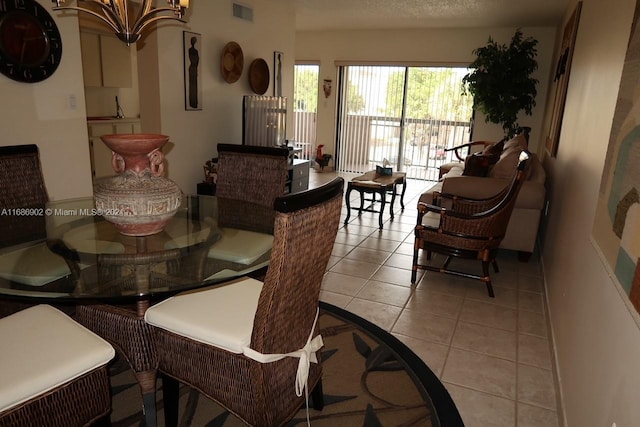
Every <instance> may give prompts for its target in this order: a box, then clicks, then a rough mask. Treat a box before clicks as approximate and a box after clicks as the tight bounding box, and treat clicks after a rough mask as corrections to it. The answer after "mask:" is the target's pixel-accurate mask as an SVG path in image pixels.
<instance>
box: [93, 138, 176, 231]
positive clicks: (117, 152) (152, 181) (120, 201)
mask: <svg viewBox="0 0 640 427" xmlns="http://www.w3.org/2000/svg"><path fill="white" fill-rule="evenodd" d="M100 138H101V139H102V141H103V142H104V143H105V145H106V146H107V147H109V148H110V149H111V151H112V156H113V157H112V165H113V169H114V170H115V171H116V172H117V173H118V174H117V175H115V176H112V177H107V178H103V179H101V180H99V181H97V182H96V184H95V186H94V191H93V193H94V199H95V204H96V210H98V212H100V213H101V214H102V215H103V216H104V218H105V219H106V220H107V221H109V222H111V223H113V224H114V225H115V227H116V229H117V230H118V231H119V232H120V233H122V234H124V235H127V236H148V235H151V234H155V233H159V232H160V231H162V230H163V229H164V226H165V225H166V224H167V222H168V221H169V220H170V219H171V218H172V217H173V216H174V215H175V213H176V212H177V211H178V208H179V207H180V205H181V204H182V192H181V191H180V188H179V187H178V186H177V185H176V183H175V182H173V181H171V180H170V179H168V178H165V177H164V176H162V175H163V173H164V154H163V153H162V151H160V148H161V147H162V146H163V145H164V144H166V143H167V141H169V137H168V136H166V135H157V134H116V135H103V136H101V137H100Z"/></svg>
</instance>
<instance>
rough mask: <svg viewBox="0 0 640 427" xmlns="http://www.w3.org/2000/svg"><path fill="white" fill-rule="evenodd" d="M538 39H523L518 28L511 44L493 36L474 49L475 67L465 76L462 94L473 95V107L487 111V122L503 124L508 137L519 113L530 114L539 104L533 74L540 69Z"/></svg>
mask: <svg viewBox="0 0 640 427" xmlns="http://www.w3.org/2000/svg"><path fill="white" fill-rule="evenodd" d="M537 44H538V41H537V40H535V39H533V38H531V37H527V38H524V37H523V35H522V31H520V29H518V30H516V32H515V34H514V35H513V37H512V38H511V42H510V43H509V45H506V44H498V43H496V42H495V41H494V40H493V39H492V38H491V37H489V41H488V42H487V45H486V46H484V47H480V48H477V49H475V50H474V51H473V53H474V54H475V55H476V59H475V60H474V61H473V62H472V63H471V64H470V65H469V68H471V69H473V71H471V72H470V73H468V74H467V75H465V76H464V77H463V78H462V93H463V95H469V94H470V95H473V108H474V109H475V110H477V111H480V112H482V113H484V114H485V121H486V122H491V123H496V124H500V125H501V126H502V129H503V130H504V131H505V134H506V136H507V137H511V136H513V135H515V134H516V133H517V132H518V129H519V128H520V126H519V125H518V113H519V112H520V111H522V110H524V112H525V113H526V114H527V115H531V111H532V109H533V107H534V106H535V105H536V94H537V91H536V86H537V84H538V80H536V79H534V78H533V77H531V74H532V73H533V72H534V71H535V70H536V69H537V68H538V62H537V61H536V55H537V50H536V45H537Z"/></svg>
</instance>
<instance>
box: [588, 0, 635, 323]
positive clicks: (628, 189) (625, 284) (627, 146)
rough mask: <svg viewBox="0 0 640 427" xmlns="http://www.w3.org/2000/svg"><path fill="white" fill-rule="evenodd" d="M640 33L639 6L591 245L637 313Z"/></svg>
mask: <svg viewBox="0 0 640 427" xmlns="http://www.w3.org/2000/svg"><path fill="white" fill-rule="evenodd" d="M638 69H640V33H639V31H638V5H636V13H635V16H634V20H633V25H632V28H631V38H630V40H629V46H628V48H627V54H626V58H625V63H624V67H623V70H622V78H621V80H620V89H619V92H618V101H617V104H616V109H615V112H614V116H613V123H612V127H611V134H610V137H609V145H608V148H607V154H606V158H605V165H604V170H603V173H602V180H601V183H600V191H599V194H598V204H597V206H596V214H595V220H594V225H593V232H592V236H593V239H592V240H593V242H594V243H595V245H596V247H597V248H598V249H599V252H600V254H601V256H602V258H603V260H604V261H605V264H606V265H607V266H608V267H609V270H610V271H611V273H612V276H613V277H615V279H616V280H617V282H618V283H619V284H620V286H621V288H622V289H623V290H624V292H625V293H626V294H627V295H628V296H629V299H630V301H631V303H632V304H633V305H634V307H635V308H636V310H637V311H638V312H640V262H639V259H640V167H639V165H640V73H638V71H637V70H638Z"/></svg>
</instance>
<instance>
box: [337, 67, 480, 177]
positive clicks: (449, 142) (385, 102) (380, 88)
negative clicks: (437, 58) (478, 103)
mask: <svg viewBox="0 0 640 427" xmlns="http://www.w3.org/2000/svg"><path fill="white" fill-rule="evenodd" d="M467 71H468V70H467V69H466V68H451V67H397V66H343V67H340V92H339V102H338V105H339V112H338V131H337V152H336V167H337V170H338V171H341V172H356V173H360V172H366V171H368V170H372V169H375V166H376V165H382V164H383V163H385V162H388V163H389V164H391V166H392V167H393V168H394V170H397V171H405V172H407V176H408V177H410V178H418V179H430V180H434V179H437V176H438V167H439V166H440V165H441V164H442V163H445V162H446V161H449V160H450V159H451V153H449V152H445V151H444V150H445V148H448V147H453V146H456V145H459V144H463V143H465V142H468V141H469V139H470V132H471V129H470V124H471V116H472V111H473V110H472V105H473V99H472V98H471V97H470V96H462V95H461V92H462V91H461V87H462V86H461V84H462V83H461V82H462V77H463V76H464V75H465V74H466V73H467Z"/></svg>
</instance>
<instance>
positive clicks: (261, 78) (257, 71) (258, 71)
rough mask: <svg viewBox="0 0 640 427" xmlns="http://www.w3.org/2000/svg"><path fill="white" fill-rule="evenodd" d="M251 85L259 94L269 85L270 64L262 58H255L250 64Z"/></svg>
mask: <svg viewBox="0 0 640 427" xmlns="http://www.w3.org/2000/svg"><path fill="white" fill-rule="evenodd" d="M249 85H250V86H251V89H252V90H253V91H254V92H255V93H257V94H258V95H263V94H264V93H265V92H266V91H267V88H268V87H269V66H268V65H267V61H265V60H264V59H262V58H257V59H254V60H253V62H251V65H250V66H249Z"/></svg>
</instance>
